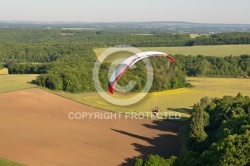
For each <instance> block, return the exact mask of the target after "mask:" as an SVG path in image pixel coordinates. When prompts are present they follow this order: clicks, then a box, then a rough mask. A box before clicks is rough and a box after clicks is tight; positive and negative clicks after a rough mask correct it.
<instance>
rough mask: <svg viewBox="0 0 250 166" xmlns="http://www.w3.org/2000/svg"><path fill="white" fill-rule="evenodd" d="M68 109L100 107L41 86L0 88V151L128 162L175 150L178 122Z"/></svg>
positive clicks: (54, 159) (32, 161)
mask: <svg viewBox="0 0 250 166" xmlns="http://www.w3.org/2000/svg"><path fill="white" fill-rule="evenodd" d="M69 112H74V113H76V112H90V113H95V112H97V113H104V111H102V110H100V109H96V108H92V107H89V106H86V105H83V104H79V103H77V102H74V101H71V100H68V99H65V98H62V97H59V96H57V95H54V94H51V93H48V92H45V91H43V90H40V89H27V90H21V91H17V92H10V93H4V94H0V116H1V121H0V131H1V132H0V138H1V139H0V142H1V146H0V156H1V157H3V158H7V159H9V160H13V161H17V162H20V163H23V164H26V165H36V166H39V165H41V166H46V165H90V166H91V165H107V166H112V165H131V161H132V160H131V159H132V158H134V157H137V156H145V155H148V154H150V153H153V154H156V153H157V154H160V155H161V156H163V157H169V156H170V155H178V153H179V151H180V148H181V140H180V137H179V136H178V134H177V132H178V129H179V127H180V126H181V125H182V123H180V122H171V121H159V120H158V121H152V120H149V119H143V120H138V119H137V120H136V119H125V116H122V118H121V119H120V120H117V119H112V120H100V119H99V120H93V119H90V118H85V119H81V120H70V119H69V118H68V113H69Z"/></svg>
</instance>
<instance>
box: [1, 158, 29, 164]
mask: <svg viewBox="0 0 250 166" xmlns="http://www.w3.org/2000/svg"><path fill="white" fill-rule="evenodd" d="M0 165H1V166H24V165H23V164H20V163H16V162H13V161H9V160H6V159H4V158H0Z"/></svg>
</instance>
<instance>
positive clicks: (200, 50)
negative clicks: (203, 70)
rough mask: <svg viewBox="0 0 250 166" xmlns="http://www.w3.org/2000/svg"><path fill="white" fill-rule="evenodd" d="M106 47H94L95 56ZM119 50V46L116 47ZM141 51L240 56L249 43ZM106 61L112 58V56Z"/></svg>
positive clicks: (125, 55)
mask: <svg viewBox="0 0 250 166" xmlns="http://www.w3.org/2000/svg"><path fill="white" fill-rule="evenodd" d="M106 49H107V48H98V49H95V50H94V51H95V53H96V55H97V56H100V55H101V53H102V52H103V51H104V50H106ZM116 49H117V50H119V48H116ZM139 49H140V50H141V51H161V52H165V53H168V54H170V55H175V54H183V55H194V56H196V55H204V56H219V57H224V56H230V55H233V56H240V55H242V54H249V55H250V45H249V44H246V45H213V46H185V47H141V48H139ZM131 54H132V53H130V54H128V53H125V54H124V55H123V54H122V52H120V53H119V52H118V53H117V55H116V57H119V58H120V57H127V56H128V55H131ZM111 57H112V58H111V59H109V60H108V61H111V60H113V59H114V56H111Z"/></svg>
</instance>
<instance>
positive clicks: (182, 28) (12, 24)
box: [0, 21, 250, 34]
mask: <svg viewBox="0 0 250 166" xmlns="http://www.w3.org/2000/svg"><path fill="white" fill-rule="evenodd" d="M26 28H29V29H33V28H34V29H49V28H55V29H61V28H82V29H84V28H92V29H96V30H100V31H112V32H131V33H156V32H157V33H159V32H162V33H198V34H199V33H206V34H209V33H224V32H250V24H210V23H192V22H184V21H183V22H182V21H152V22H96V23H90V22H41V21H0V29H26Z"/></svg>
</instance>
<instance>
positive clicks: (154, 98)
mask: <svg viewBox="0 0 250 166" xmlns="http://www.w3.org/2000/svg"><path fill="white" fill-rule="evenodd" d="M187 80H188V82H190V83H192V85H194V86H195V87H193V88H182V89H176V90H169V91H163V92H155V93H150V94H148V95H147V96H146V97H145V98H144V99H143V100H142V101H140V102H139V103H136V104H134V105H131V106H123V107H120V106H116V105H113V104H110V103H108V102H106V101H105V100H104V99H102V98H101V97H100V96H99V94H98V93H95V92H91V93H79V94H72V93H66V92H61V91H57V92H54V91H50V92H51V93H56V94H57V95H60V96H63V97H66V98H69V99H71V100H74V101H77V102H80V103H84V104H87V105H90V106H93V107H97V108H100V109H104V110H108V111H115V112H150V111H151V110H152V109H153V107H154V106H158V107H159V109H160V111H162V112H172V111H174V112H180V113H181V114H182V117H183V119H185V118H188V117H189V116H190V111H189V110H188V109H191V108H192V106H193V104H194V103H197V102H199V100H200V99H201V98H202V97H205V96H209V97H213V98H214V97H222V96H224V95H232V96H236V95H237V93H238V92H241V93H242V94H243V95H248V96H250V79H237V78H193V77H189V78H187ZM134 95H135V94H133V93H131V94H129V95H128V94H126V95H124V94H119V93H115V94H114V95H113V96H114V97H115V98H128V97H131V96H134Z"/></svg>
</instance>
